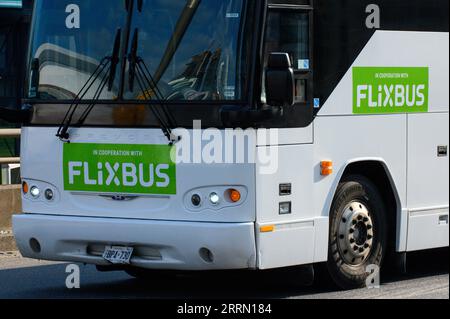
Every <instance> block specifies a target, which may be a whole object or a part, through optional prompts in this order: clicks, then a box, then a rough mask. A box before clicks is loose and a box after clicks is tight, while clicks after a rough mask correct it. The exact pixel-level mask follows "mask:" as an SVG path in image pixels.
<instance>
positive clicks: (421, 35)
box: [13, 0, 449, 288]
mask: <svg viewBox="0 0 450 319" xmlns="http://www.w3.org/2000/svg"><path fill="white" fill-rule="evenodd" d="M448 6H449V2H448V0H358V1H327V0H266V1H259V0H258V1H256V0H220V1H217V0H188V1H185V0H164V1H160V0H141V1H139V0H136V1H135V0H128V1H124V0H95V1H94V0H36V3H35V9H34V19H33V23H32V31H31V42H30V53H29V77H28V82H27V83H28V84H27V87H28V89H27V92H26V96H25V98H24V100H23V108H22V111H21V114H20V118H21V120H22V122H23V131H22V153H21V156H22V180H23V214H20V215H16V216H15V217H14V220H13V224H14V234H15V236H16V240H17V245H18V247H19V249H20V251H21V253H22V254H23V256H25V257H29V258H36V259H43V260H55V261H67V262H80V263H87V264H95V265H97V266H98V267H99V269H102V270H105V269H106V270H107V269H108V268H110V269H121V270H125V271H127V272H128V273H130V274H132V275H135V276H143V275H146V274H147V272H146V271H152V270H153V271H158V270H174V271H207V270H232V269H247V270H268V269H278V268H286V267H296V266H302V265H315V264H326V265H327V268H328V270H329V273H330V275H331V278H332V279H333V280H334V281H335V282H336V284H337V285H338V286H340V287H342V288H353V287H361V286H364V285H365V283H366V279H367V277H368V275H369V272H368V269H370V267H371V266H373V265H375V266H382V265H383V262H384V261H385V259H386V257H387V256H389V255H393V254H397V255H399V256H405V254H406V253H407V252H412V251H418V250H425V249H433V248H439V247H448V245H449V225H448V215H449V162H448V142H449V141H448V140H449V117H448V111H449V93H448V92H449V91H448V88H449V33H448V31H449V30H448V29H449V17H448V12H449V10H448V9H449V8H448ZM230 141H231V143H230ZM181 150H182V151H181ZM241 153H242V154H241ZM230 154H231V155H230ZM294 280H295V279H294Z"/></svg>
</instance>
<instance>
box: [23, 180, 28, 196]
mask: <svg viewBox="0 0 450 319" xmlns="http://www.w3.org/2000/svg"><path fill="white" fill-rule="evenodd" d="M28 191H29V188H28V184H27V182H23V183H22V192H23V193H24V194H28Z"/></svg>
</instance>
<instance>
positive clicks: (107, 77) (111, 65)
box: [56, 29, 122, 142]
mask: <svg viewBox="0 0 450 319" xmlns="http://www.w3.org/2000/svg"><path fill="white" fill-rule="evenodd" d="M121 35H122V30H121V29H118V30H117V33H116V37H115V41H114V48H113V52H112V54H111V56H107V57H104V58H103V59H102V60H101V61H100V63H99V64H98V66H97V68H96V69H95V71H94V72H93V73H92V74H91V76H90V77H89V79H88V80H87V81H86V83H85V84H84V85H83V87H82V88H81V90H80V91H79V92H78V94H77V95H76V97H75V98H74V100H73V101H72V104H71V105H70V107H69V110H68V111H67V113H66V115H65V116H64V119H63V121H62V123H61V125H60V126H59V129H58V132H57V134H56V136H57V137H58V138H59V139H60V140H62V141H66V142H67V141H69V138H70V134H69V128H70V126H71V125H72V122H73V117H74V115H75V113H76V111H77V109H78V107H79V105H80V103H81V102H82V100H83V98H84V97H85V96H86V94H88V92H89V91H90V90H91V88H92V87H93V86H94V84H95V83H96V81H97V80H98V79H99V78H100V77H101V76H102V74H103V77H102V79H101V81H100V83H99V85H98V87H97V89H96V90H95V93H94V96H93V99H92V101H91V103H90V104H89V105H88V106H87V108H86V110H85V111H84V112H83V114H82V115H81V117H80V119H79V120H78V125H82V124H83V123H84V122H85V120H86V118H87V117H88V116H89V114H90V113H91V111H92V109H93V108H94V107H95V105H96V102H97V101H98V100H99V99H100V97H101V95H102V93H103V91H104V89H105V87H106V85H108V91H111V90H112V87H113V84H114V79H115V77H116V71H117V65H118V63H119V50H120V40H121ZM105 71H106V72H105Z"/></svg>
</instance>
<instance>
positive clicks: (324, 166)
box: [320, 161, 333, 176]
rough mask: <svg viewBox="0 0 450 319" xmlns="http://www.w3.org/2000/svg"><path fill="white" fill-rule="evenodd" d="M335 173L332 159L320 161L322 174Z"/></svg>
mask: <svg viewBox="0 0 450 319" xmlns="http://www.w3.org/2000/svg"><path fill="white" fill-rule="evenodd" d="M331 174H333V162H332V161H322V162H321V163H320V175H322V176H330V175H331Z"/></svg>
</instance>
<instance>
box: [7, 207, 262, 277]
mask: <svg viewBox="0 0 450 319" xmlns="http://www.w3.org/2000/svg"><path fill="white" fill-rule="evenodd" d="M13 229H14V235H15V238H16V242H17V246H18V247H19V250H20V252H21V253H22V255H23V256H24V257H29V258H34V259H42V260H53V261H65V262H81V263H87V264H95V265H100V266H108V265H110V264H109V262H107V261H105V260H104V259H103V258H102V254H103V251H104V249H105V247H106V246H109V245H117V246H131V247H134V248H135V253H134V254H133V257H132V259H131V264H132V266H136V267H141V268H147V269H165V270H227V269H230V270H231V269H254V268H256V264H257V263H256V241H255V225H254V223H200V222H176V221H153V220H151V221H148V220H132V219H112V218H111V219H108V218H89V217H64V216H47V215H34V214H23V215H16V216H14V217H13ZM30 241H33V242H34V245H30ZM36 241H37V242H38V243H39V245H38V248H39V249H37V247H36ZM205 249H207V250H209V251H210V252H211V254H212V257H213V258H205V255H204V251H205ZM208 257H211V255H208Z"/></svg>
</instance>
